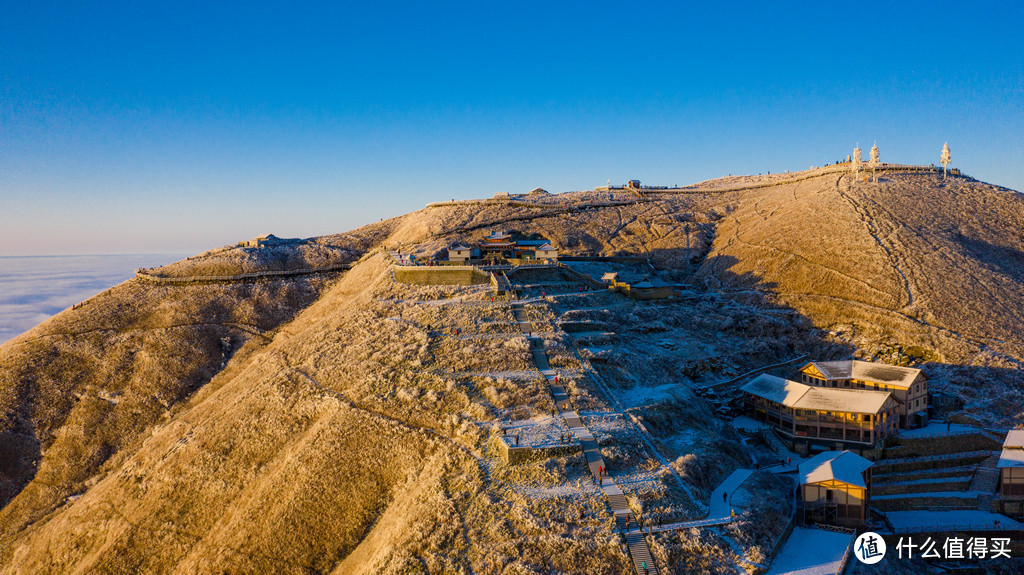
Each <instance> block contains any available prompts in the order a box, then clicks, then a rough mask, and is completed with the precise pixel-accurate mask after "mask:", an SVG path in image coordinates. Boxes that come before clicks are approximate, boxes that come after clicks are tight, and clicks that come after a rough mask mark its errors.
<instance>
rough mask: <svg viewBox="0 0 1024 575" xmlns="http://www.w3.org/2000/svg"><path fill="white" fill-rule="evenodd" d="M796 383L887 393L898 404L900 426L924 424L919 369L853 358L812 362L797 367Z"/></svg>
mask: <svg viewBox="0 0 1024 575" xmlns="http://www.w3.org/2000/svg"><path fill="white" fill-rule="evenodd" d="M800 381H801V382H802V383H804V384H806V385H813V386H815V387H829V388H836V389H852V390H862V389H863V390H869V389H870V390H874V391H888V392H890V393H892V394H893V397H895V398H896V399H897V400H898V401H899V403H900V409H899V419H900V421H899V425H900V427H917V426H921V425H926V424H927V423H928V379H927V378H926V377H925V376H924V374H922V373H921V370H920V369H914V368H912V367H899V366H895V365H887V364H884V363H874V362H870V361H858V360H855V359H848V360H843V361H812V362H810V363H808V364H807V365H805V366H803V367H801V368H800Z"/></svg>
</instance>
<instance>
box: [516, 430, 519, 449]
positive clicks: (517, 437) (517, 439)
mask: <svg viewBox="0 0 1024 575" xmlns="http://www.w3.org/2000/svg"><path fill="white" fill-rule="evenodd" d="M516 447H519V434H518V433H517V434H516Z"/></svg>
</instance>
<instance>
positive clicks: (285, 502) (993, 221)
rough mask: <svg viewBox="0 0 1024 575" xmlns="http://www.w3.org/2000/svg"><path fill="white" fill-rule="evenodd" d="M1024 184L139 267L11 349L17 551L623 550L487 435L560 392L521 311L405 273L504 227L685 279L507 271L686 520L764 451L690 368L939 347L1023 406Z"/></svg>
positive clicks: (981, 405)
mask: <svg viewBox="0 0 1024 575" xmlns="http://www.w3.org/2000/svg"><path fill="white" fill-rule="evenodd" d="M811 175H813V174H811ZM786 177H787V176H770V177H761V178H757V181H759V182H763V183H766V184H772V183H778V182H780V181H782V180H783V179H785V178H786ZM737 181H740V182H741V183H743V184H748V183H749V181H748V180H743V179H740V180H737ZM720 184H722V187H724V186H726V184H729V183H728V182H725V183H722V182H720ZM715 185H716V184H715V182H710V183H705V184H702V186H701V187H702V188H713V187H715ZM1020 198H1021V196H1020V195H1019V194H1016V193H1014V192H1011V191H1008V190H1004V189H1001V188H997V187H994V186H990V185H988V184H984V183H981V182H976V181H973V180H970V179H966V178H955V179H950V180H948V181H946V182H942V181H941V180H939V179H937V178H936V176H935V175H934V174H931V173H903V174H885V175H884V176H883V177H881V178H880V181H879V183H878V184H877V185H875V184H864V183H860V184H853V183H852V181H851V179H850V178H849V177H843V176H841V175H839V174H822V175H820V177H811V178H808V179H803V180H801V181H797V182H793V183H786V184H782V185H769V186H767V187H764V188H758V189H752V190H744V191H733V192H729V191H724V192H719V193H694V194H679V195H660V196H659V195H652V196H648V197H645V198H642V199H641V201H632V202H631V201H630V197H628V196H624V195H621V194H619V195H616V194H609V193H594V192H574V193H570V194H558V195H552V196H542V197H540V198H537V199H536V205H534V206H532V207H524V206H514V205H503V204H494V203H489V204H482V203H463V204H456V205H446V206H439V207H432V208H427V209H424V210H420V211H418V212H414V213H411V214H408V215H405V216H402V217H399V218H394V219H392V220H388V221H386V222H381V223H378V224H373V225H372V226H367V227H365V228H361V229H360V230H355V231H353V232H350V233H348V234H340V235H338V236H327V237H325V238H317V239H315V240H313V241H311V242H307V243H304V244H301V245H299V246H297V247H296V246H291V247H288V248H281V249H282V250H286V249H287V250H293V251H281V252H271V251H266V252H258V251H252V250H246V249H241V248H232V249H229V250H214V251H211V252H208V253H207V254H204V255H200V256H196V257H194V258H191V259H189V260H185V261H184V262H179V263H178V264H172V266H168V268H167V269H165V270H161V271H160V273H162V274H166V275H173V276H177V277H187V276H189V275H197V274H199V275H210V274H214V275H223V274H225V273H246V272H250V271H260V270H262V269H264V268H266V269H290V268H291V267H293V266H296V265H306V264H315V265H319V263H322V262H324V261H328V262H334V261H336V260H337V261H341V260H344V261H354V262H355V264H354V266H353V268H352V269H351V270H350V271H347V272H345V273H344V274H340V275H332V276H296V277H290V278H278V279H273V280H266V281H257V282H245V283H226V284H188V285H154V284H151V283H146V282H145V281H143V280H138V279H136V280H131V281H129V282H125V283H124V284H121V285H120V286H117V287H115V288H113V289H111V290H108V291H107V292H104V293H103V294H100V295H98V296H96V297H95V298H92V299H91V300H89V301H88V302H87V303H86V305H85V306H84V307H82V308H80V309H76V310H68V311H65V312H63V313H61V314H59V315H58V316H56V317H54V318H53V319H51V320H49V321H48V322H46V323H44V324H42V325H40V326H39V327H37V328H35V329H34V330H32V331H30V332H27V333H26V334H24V335H23V336H21V337H19V338H16V339H14V340H12V341H10V342H8V343H6V344H4V345H3V346H0V489H3V491H2V492H0V504H2V505H3V507H2V509H0V573H72V572H99V573H129V572H160V573H193V572H214V573H218V572H245V573H256V572H282V573H339V574H340V573H410V572H446V573H470V572H472V573H534V572H536V573H540V572H550V571H551V570H552V569H554V570H556V571H561V572H574V573H575V572H586V573H620V572H624V570H625V569H626V565H627V563H628V559H627V557H626V555H625V554H624V551H623V548H622V547H621V545H620V542H619V541H618V540H617V536H616V535H615V533H614V526H613V524H612V521H611V518H610V515H609V513H608V511H607V508H606V505H605V503H604V501H603V500H602V498H601V496H600V494H599V492H598V491H597V489H596V487H595V486H594V485H593V483H592V481H591V480H590V479H589V478H588V476H587V471H586V468H585V465H584V463H583V460H582V458H581V457H579V456H567V457H559V458H549V459H546V460H540V461H535V462H531V463H527V464H522V465H517V466H510V465H506V464H503V463H501V462H500V461H499V460H497V459H496V458H495V457H494V456H493V453H491V452H490V447H489V446H490V445H491V441H492V440H493V439H494V434H495V433H496V429H497V426H498V425H502V426H504V425H524V426H526V425H533V424H536V423H537V422H539V421H544V420H545V418H547V417H548V416H549V415H550V412H551V409H552V407H553V403H552V400H551V397H550V394H549V393H548V390H547V387H546V385H545V383H544V382H543V380H542V379H541V378H539V377H538V376H537V374H536V373H535V372H533V371H532V363H531V357H530V351H529V349H528V347H527V343H526V340H525V338H523V337H522V336H521V335H520V333H519V328H518V325H516V323H515V321H514V319H513V317H512V314H511V311H510V309H509V307H508V305H507V303H505V302H503V301H501V300H500V299H498V300H495V299H493V298H492V296H491V294H490V293H489V291H488V289H487V286H465V287H458V286H410V285H404V284H397V283H395V282H393V281H392V279H391V275H390V262H389V260H388V258H387V256H386V255H385V254H383V253H382V248H387V249H401V250H402V251H403V252H413V253H417V254H418V255H420V256H424V257H426V256H430V255H433V254H435V253H438V252H440V251H441V250H443V249H444V248H445V247H446V246H447V245H449V244H451V243H454V242H456V241H473V240H475V239H476V238H479V237H480V235H482V234H483V233H484V232H486V231H490V230H491V229H495V228H501V229H512V230H517V231H521V232H524V233H537V234H540V235H543V236H544V237H546V238H548V239H550V240H552V242H553V243H554V244H555V245H557V246H559V247H560V248H562V251H563V253H577V254H582V253H593V254H603V255H615V254H634V255H635V254H641V255H646V256H648V257H650V258H651V260H652V262H653V263H654V264H655V267H657V268H658V273H660V274H661V275H662V276H663V277H665V278H666V279H670V280H675V281H679V282H683V283H686V284H688V285H689V287H688V288H687V290H686V291H687V297H685V298H684V299H683V300H682V301H677V302H670V303H665V302H651V303H637V302H634V301H632V300H629V299H627V298H625V297H623V296H620V295H616V294H583V295H573V293H572V292H574V291H576V290H577V289H578V286H577V284H578V280H576V279H573V278H572V277H571V276H568V275H564V276H560V277H554V279H552V276H548V277H547V278H546V279H545V278H544V277H542V276H541V275H530V274H523V275H522V276H521V277H520V278H519V279H517V280H516V281H520V282H521V283H523V284H524V285H525V288H524V289H525V290H526V295H527V296H539V295H540V293H541V292H542V291H545V292H546V293H547V294H549V295H550V294H552V293H557V294H559V295H558V296H557V297H556V298H552V299H550V301H543V302H538V303H536V304H531V305H530V306H529V308H528V311H529V313H530V314H531V319H532V320H533V321H534V326H535V330H536V331H537V332H538V333H540V334H541V335H542V336H543V337H544V338H545V339H546V340H547V345H548V347H549V350H550V351H549V355H550V357H551V363H552V365H553V366H555V367H556V368H559V369H561V370H562V373H563V374H564V377H565V378H566V381H565V385H566V387H567V388H568V389H569V390H570V392H571V395H572V396H573V401H574V402H576V404H577V405H578V406H580V408H581V409H582V410H584V413H585V415H584V420H585V422H586V423H587V424H588V425H589V426H591V428H592V429H593V430H594V433H595V436H596V437H597V438H598V441H599V444H600V445H601V448H602V451H603V452H604V455H605V458H606V460H607V462H608V465H609V468H610V469H611V470H612V471H613V472H614V473H617V474H622V475H623V476H624V477H627V478H628V479H629V482H628V483H627V484H628V485H629V487H628V493H627V494H628V496H629V497H630V498H631V501H632V503H633V504H634V505H635V506H637V507H638V508H642V509H644V510H645V512H652V513H659V514H668V515H672V516H682V517H695V516H699V511H697V510H696V508H697V507H698V506H699V505H700V504H701V502H700V501H697V502H695V501H692V500H691V499H690V497H691V494H695V496H696V497H697V498H698V499H702V498H704V499H706V497H707V496H708V493H709V492H710V490H711V489H713V488H714V486H715V485H717V482H718V481H720V480H721V478H722V477H724V476H725V475H727V474H728V473H729V472H730V471H731V469H733V468H735V467H736V466H738V465H741V464H744V463H745V461H746V460H745V457H746V455H745V453H744V448H743V447H742V446H741V445H740V444H739V442H738V441H737V440H736V437H735V435H734V432H733V431H731V428H730V427H729V425H728V424H727V423H726V422H724V421H722V420H721V419H719V418H717V417H716V416H715V415H714V413H713V411H714V410H713V409H712V408H711V407H710V406H709V405H708V404H707V403H706V402H705V400H704V399H702V397H701V396H700V395H698V394H697V393H696V392H695V391H694V388H697V387H701V386H704V385H707V384H710V383H715V382H717V381H722V380H725V379H729V378H731V377H733V376H736V375H739V374H741V373H744V372H745V371H747V370H750V369H754V368H756V367H758V366H762V365H766V364H768V363H773V362H775V361H781V360H783V359H789V358H792V357H796V356H799V355H801V354H808V355H811V356H815V357H823V358H832V357H841V356H844V355H849V354H851V353H854V351H855V349H859V350H860V351H859V352H858V353H859V354H860V355H861V356H878V357H883V358H886V359H890V360H892V361H901V362H911V361H924V360H927V361H931V362H932V363H926V364H924V367H925V370H926V372H928V373H929V375H930V376H933V377H934V380H935V381H936V382H939V383H949V384H950V385H951V386H952V387H951V388H950V389H959V390H962V391H963V392H964V394H965V397H967V398H968V399H969V406H968V410H969V411H970V410H974V411H972V412H971V413H975V414H977V413H980V412H982V411H987V412H988V413H990V415H991V416H992V417H993V418H995V419H997V420H998V422H999V423H1001V424H1004V425H1005V424H1007V423H1008V422H1015V421H1019V420H1020V418H1021V413H1020V409H1019V405H1020V404H1019V402H1014V400H1013V398H1015V397H1019V394H1020V390H1021V387H1022V386H1021V381H1020V379H1021V378H1020V373H1021V370H1020V364H1019V362H1020V361H1021V360H1022V359H1024V334H1022V332H1021V326H1022V321H1021V319H1022V318H1021V315H1020V314H1022V313H1024V310H1022V309H1021V304H1022V302H1024V298H1022V297H1021V296H1022V295H1024V294H1022V291H1021V290H1022V289H1024V287H1022V286H1024V277H1022V269H1024V260H1022V257H1021V255H1020V254H1021V253H1024V252H1022V250H1024V245H1022V239H1021V236H1020V231H1019V230H1021V229H1024V227H1022V226H1021V224H1022V223H1024V222H1022V221H1021V219H1022V218H1024V211H1022V210H1021V209H1020V208H1021V199H1020ZM325 258H326V259H325ZM303 262H305V263H303ZM595 269H596V268H595ZM637 269H638V270H639V272H638V273H650V272H651V271H652V270H651V269H650V268H646V267H643V266H640V267H639V268H637ZM588 273H590V272H588ZM329 278H336V279H329ZM814 326H817V328H819V329H815V328H814ZM937 362H945V364H943V363H937ZM954 368H955V369H962V370H982V369H985V370H990V371H985V372H984V374H985V376H986V379H985V380H984V381H981V378H980V377H977V376H978V374H980V373H982V372H981V371H965V372H963V373H966V374H968V375H970V377H962V378H960V379H956V378H954V377H953V376H951V375H950V372H949V370H952V369H954ZM957 373H958V374H960V372H957ZM961 375H962V374H961ZM944 378H945V379H944ZM992 382H1000V384H1001V385H999V386H996V385H995V384H994V383H992ZM954 384H955V385H954ZM972 393H977V394H978V396H979V397H975V396H973V395H971V394H972ZM1015 394H1017V395H1015ZM981 395H985V396H987V397H984V398H982V397H980V396H981ZM1007 399H1009V401H1007ZM992 402H1001V404H1002V405H1003V407H1002V408H1001V411H997V410H995V409H992ZM1014 406H1017V407H1014ZM619 410H624V411H625V414H626V415H625V416H623V415H622V414H621V413H619ZM630 420H632V421H637V422H642V424H643V426H644V431H643V432H642V433H641V432H640V431H639V427H637V426H636V425H633V424H631V423H629V421H630ZM524 429H525V427H524ZM556 435H557V434H556ZM655 451H656V452H655ZM661 458H664V459H665V460H667V462H668V465H667V466H666V465H665V464H663V463H662V462H661V461H662V459H661ZM673 473H675V474H678V476H679V477H680V478H681V481H682V482H683V483H684V484H685V486H686V487H687V489H689V492H687V491H685V490H681V489H680V487H679V486H678V485H677V483H676V482H675V480H674V479H673ZM703 503H705V504H706V501H704V502H703ZM759 537H762V539H763V538H764V536H759ZM712 539H714V538H713V537H712ZM757 544H758V545H763V541H760V540H759V542H758V543H757ZM673 545H674V543H673ZM681 545H682V547H680V548H673V549H672V551H671V553H672V554H673V556H676V555H679V554H682V555H681V557H683V558H684V559H686V558H687V557H689V558H690V559H686V561H690V560H691V559H693V561H696V559H694V558H699V557H700V556H702V555H703V554H707V553H708V552H709V549H710V548H709V547H707V546H708V545H711V546H712V547H714V549H715V550H714V553H713V554H712V555H713V556H714V557H716V559H715V561H719V560H721V561H724V562H726V563H728V562H729V561H732V559H731V558H730V557H731V554H732V553H733V550H732V549H731V548H730V547H728V546H725V545H724V544H719V543H714V542H713V541H712V542H708V541H704V540H703V539H702V540H701V542H700V543H698V542H696V541H690V542H683V543H682V544H681ZM664 552H665V553H668V551H664ZM759 552H760V551H759ZM693 561H691V562H693ZM697 563H699V561H698V562H697ZM697 563H694V564H697Z"/></svg>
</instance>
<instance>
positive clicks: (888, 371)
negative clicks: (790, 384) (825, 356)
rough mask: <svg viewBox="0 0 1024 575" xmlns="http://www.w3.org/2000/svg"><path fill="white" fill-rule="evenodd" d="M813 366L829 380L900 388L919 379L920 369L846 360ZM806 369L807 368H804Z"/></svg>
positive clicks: (823, 362)
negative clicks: (855, 381) (867, 382)
mask: <svg viewBox="0 0 1024 575" xmlns="http://www.w3.org/2000/svg"><path fill="white" fill-rule="evenodd" d="M808 365H813V366H814V368H815V369H817V370H818V371H819V372H821V374H822V375H824V376H825V379H827V380H833V379H859V380H862V381H869V382H872V383H884V384H886V385H896V386H899V387H910V385H911V384H912V383H914V380H915V379H917V376H918V374H920V373H921V370H920V369H915V368H913V367H900V366H897V365H888V364H885V363H875V362H872V361H860V360H856V359H846V360H841V361H812V362H811V363H810V364H808ZM804 367H805V368H806V367H807V366H804Z"/></svg>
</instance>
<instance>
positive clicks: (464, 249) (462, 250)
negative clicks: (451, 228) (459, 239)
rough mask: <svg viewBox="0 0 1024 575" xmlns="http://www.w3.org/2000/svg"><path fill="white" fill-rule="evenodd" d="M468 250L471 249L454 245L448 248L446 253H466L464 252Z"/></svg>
mask: <svg viewBox="0 0 1024 575" xmlns="http://www.w3.org/2000/svg"><path fill="white" fill-rule="evenodd" d="M470 249H472V248H469V247H467V246H464V245H462V244H458V245H454V246H452V247H450V248H448V251H450V252H452V251H455V252H466V251H470Z"/></svg>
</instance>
